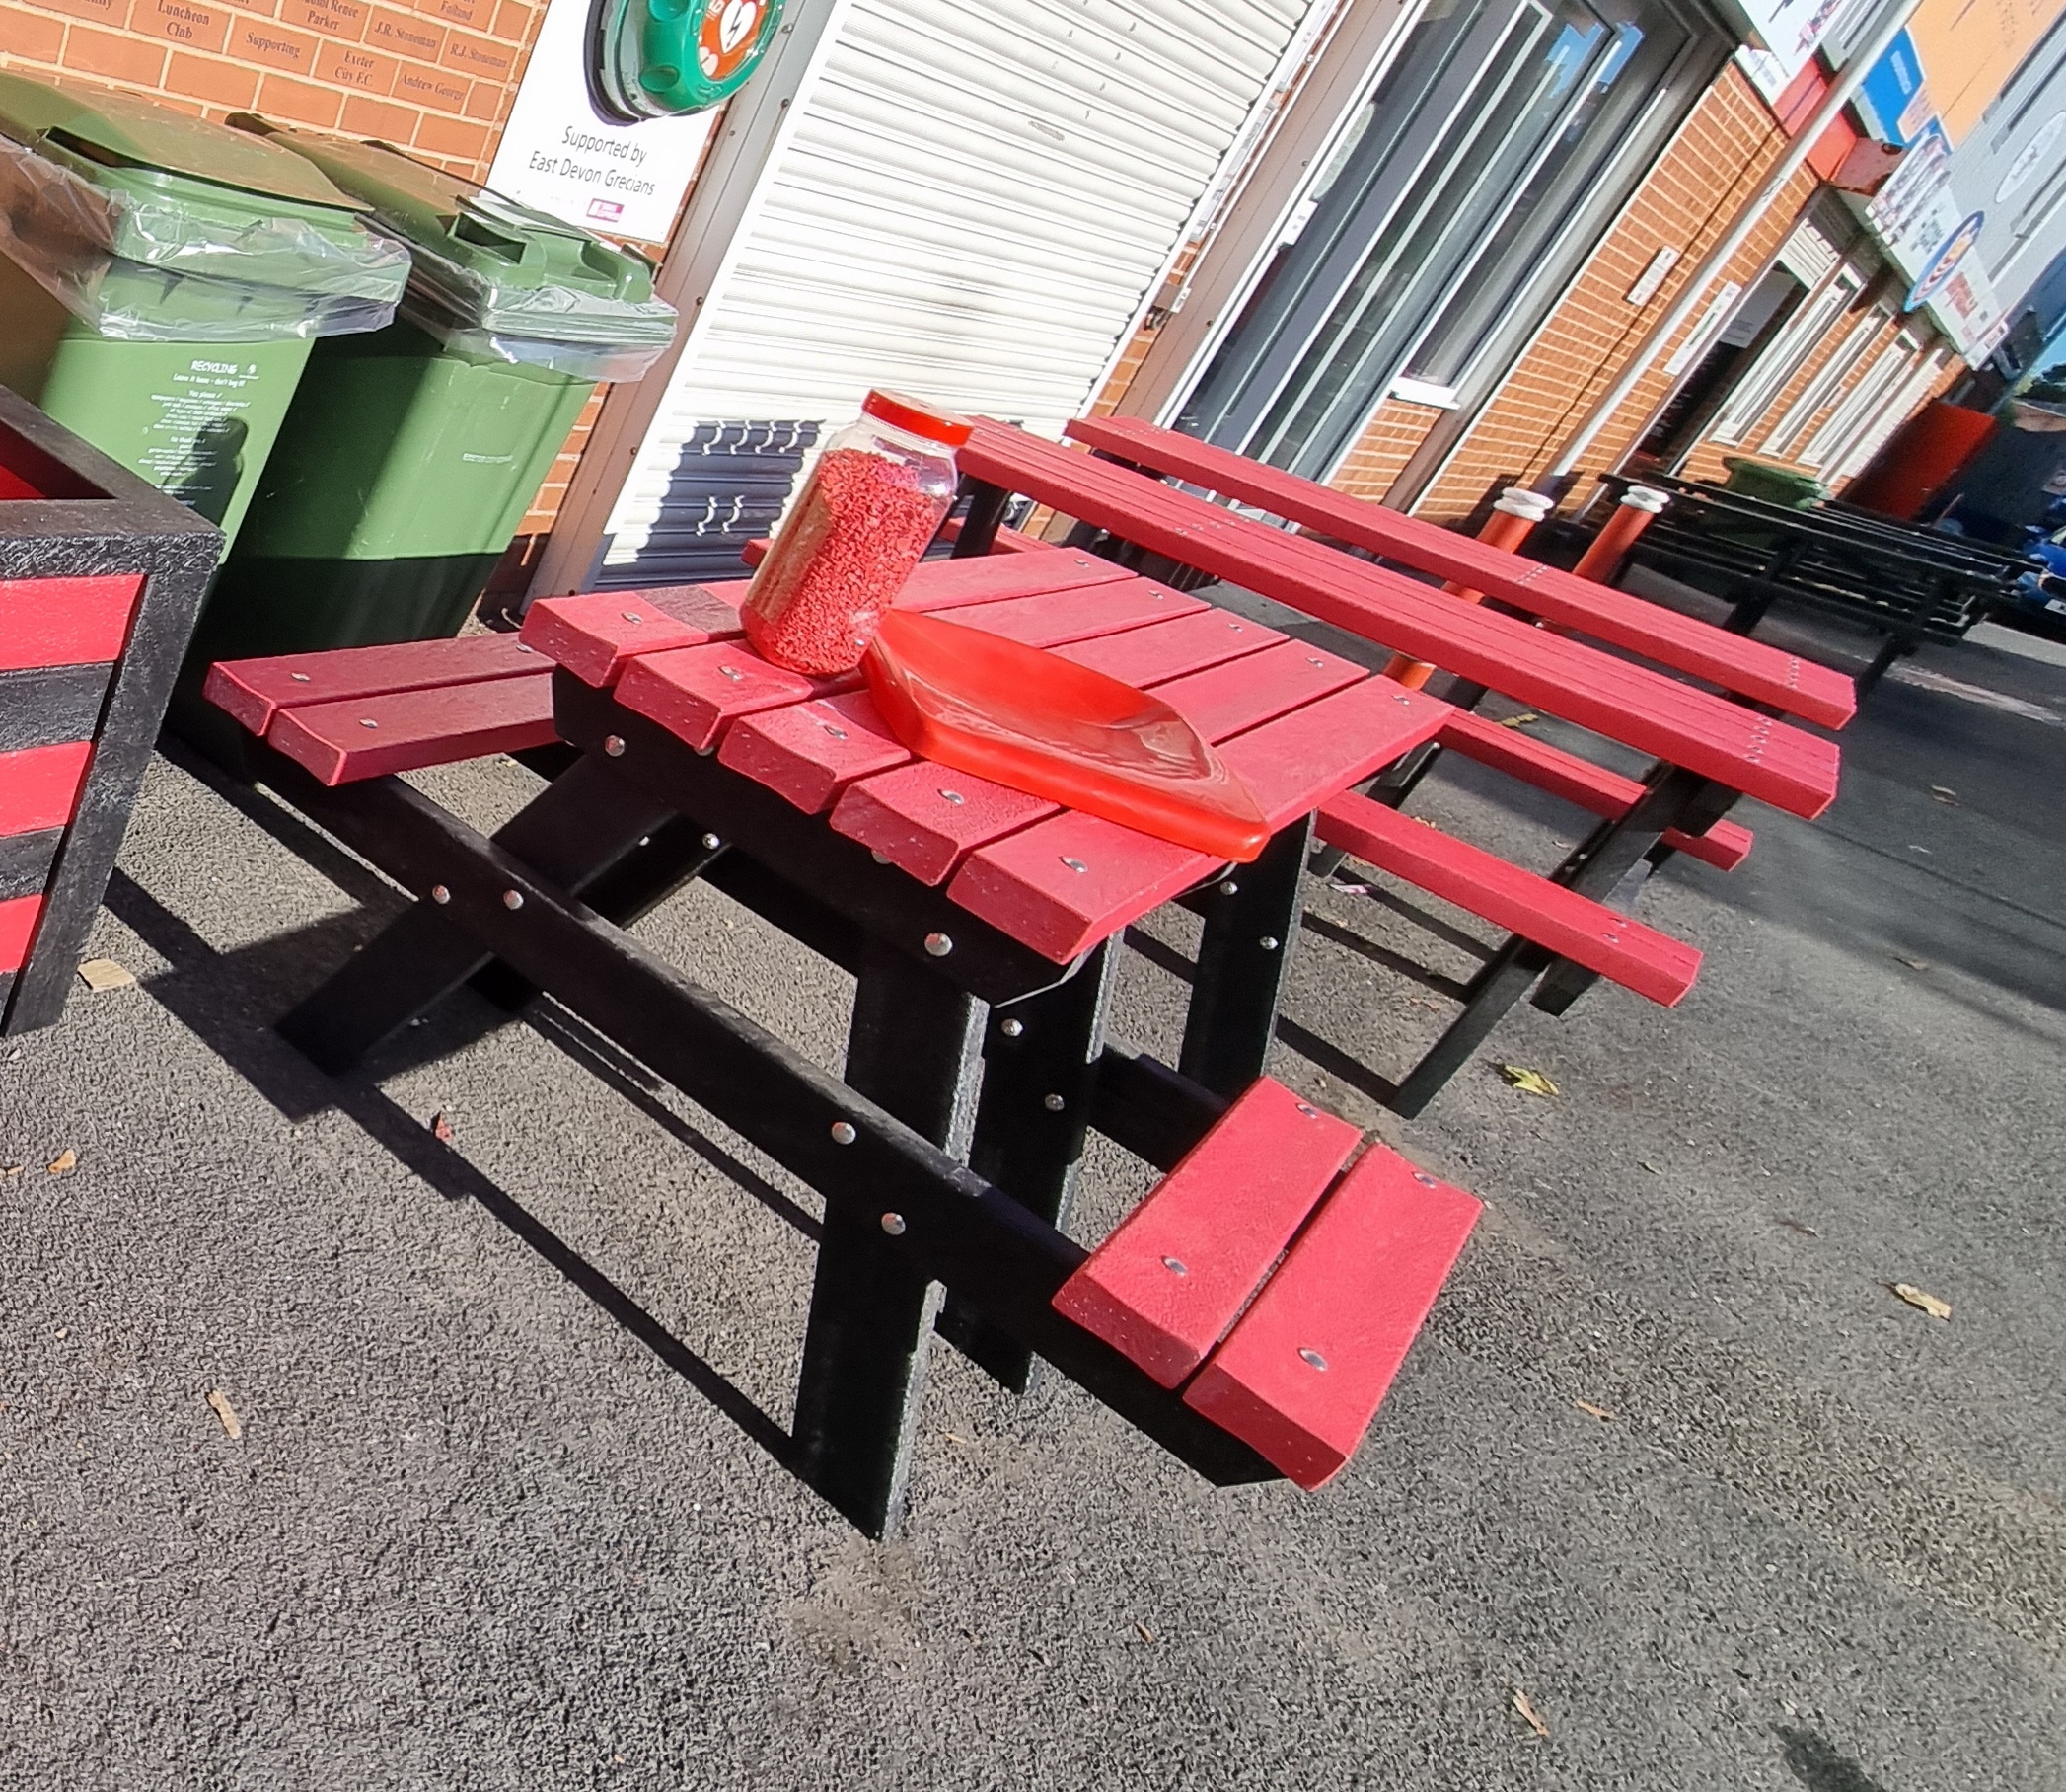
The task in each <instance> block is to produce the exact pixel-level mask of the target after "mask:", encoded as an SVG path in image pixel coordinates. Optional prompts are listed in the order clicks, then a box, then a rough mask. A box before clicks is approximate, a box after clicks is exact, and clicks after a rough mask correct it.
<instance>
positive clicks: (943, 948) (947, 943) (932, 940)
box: [925, 933, 954, 958]
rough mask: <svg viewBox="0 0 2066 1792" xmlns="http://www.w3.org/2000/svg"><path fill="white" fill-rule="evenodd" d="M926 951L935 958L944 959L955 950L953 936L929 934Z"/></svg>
mask: <svg viewBox="0 0 2066 1792" xmlns="http://www.w3.org/2000/svg"><path fill="white" fill-rule="evenodd" d="M925 949H926V951H928V952H930V953H931V954H932V956H933V957H935V958H944V957H946V955H947V954H948V953H949V952H951V951H952V950H953V949H954V939H953V935H951V934H949V933H927V934H926V935H925Z"/></svg>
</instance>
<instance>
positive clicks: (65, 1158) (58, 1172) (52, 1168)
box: [43, 1151, 79, 1176]
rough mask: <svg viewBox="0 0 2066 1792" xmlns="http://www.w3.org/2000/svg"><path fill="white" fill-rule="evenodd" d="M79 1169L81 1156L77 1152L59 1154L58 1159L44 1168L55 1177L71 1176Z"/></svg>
mask: <svg viewBox="0 0 2066 1792" xmlns="http://www.w3.org/2000/svg"><path fill="white" fill-rule="evenodd" d="M78 1167H79V1154H78V1153H77V1152H75V1151H62V1152H59V1153H58V1154H57V1156H56V1157H52V1158H51V1159H50V1161H49V1162H47V1163H46V1164H44V1165H43V1168H44V1169H45V1170H47V1171H48V1172H49V1173H50V1174H51V1175H53V1176H69V1175H70V1174H71V1173H72V1171H74V1170H75V1169H77V1168H78Z"/></svg>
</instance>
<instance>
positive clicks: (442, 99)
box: [369, 22, 467, 112]
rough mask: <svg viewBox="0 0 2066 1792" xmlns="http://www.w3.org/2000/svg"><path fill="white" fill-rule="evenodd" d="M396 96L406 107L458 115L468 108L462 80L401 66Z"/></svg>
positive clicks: (416, 66) (397, 70)
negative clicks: (457, 113) (417, 107)
mask: <svg viewBox="0 0 2066 1792" xmlns="http://www.w3.org/2000/svg"><path fill="white" fill-rule="evenodd" d="M376 29H377V22H376ZM369 41H371V39H369ZM394 94H395V98H396V99H397V100H400V101H401V102H402V103H403V104H404V105H405V106H420V107H424V108H426V109H430V110H435V111H437V112H462V111H464V110H465V108H466V104H467V83H466V81H465V80H464V79H463V78H462V77H460V76H458V75H453V74H448V73H447V72H446V71H445V70H443V69H438V68H424V67H423V66H421V64H419V63H415V62H401V63H398V64H396V68H395V87H394Z"/></svg>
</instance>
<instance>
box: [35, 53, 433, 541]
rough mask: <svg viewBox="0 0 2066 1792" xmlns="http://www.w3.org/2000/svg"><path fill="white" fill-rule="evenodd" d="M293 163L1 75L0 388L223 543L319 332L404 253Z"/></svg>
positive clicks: (222, 134)
mask: <svg viewBox="0 0 2066 1792" xmlns="http://www.w3.org/2000/svg"><path fill="white" fill-rule="evenodd" d="M364 210H365V207H364V206H363V205H362V204H361V203H360V202H359V201H358V200H356V199H353V198H350V197H348V196H346V195H345V194H344V193H342V192H339V191H338V190H337V188H336V187H332V185H331V184H330V183H329V182H328V181H327V180H325V179H324V178H323V175H322V173H321V172H320V171H319V170H317V169H316V168H314V167H312V166H311V165H310V164H309V163H308V162H306V161H304V160H303V159H302V158H301V157H299V156H293V155H289V154H287V152H286V151H284V150H281V149H276V148H274V147H273V146H272V145H271V144H268V143H265V142H262V141H260V140H259V139H258V138H256V137H253V136H250V135H249V134H247V133H246V132H243V131H235V130H229V129H226V128H224V127H223V126H222V125H219V124H209V123H206V122H204V121H203V120H201V119H199V118H194V117H189V116H188V115H187V114H185V113H184V112H173V111H171V110H170V109H169V108H166V107H162V106H156V105H153V104H152V103H151V102H149V101H147V100H140V99H137V98H135V97H133V96H131V95H127V94H117V93H112V92H108V91H105V90H101V89H97V88H92V87H87V86H82V85H75V84H73V83H71V82H69V81H62V82H60V81H49V80H43V79H31V78H30V77H28V76H24V75H20V74H14V73H8V72H0V384H5V385H7V386H11V387H12V388H13V389H14V390H15V391H16V392H18V393H20V394H21V395H22V396H23V397H24V398H26V399H28V400H29V401H30V402H31V403H33V404H35V405H37V406H38V407H40V408H41V410H42V411H44V412H46V413H47V414H48V415H49V416H51V417H53V418H55V419H56V420H57V421H58V422H60V423H62V424H64V425H65V426H66V427H67V428H69V429H71V430H73V431H74V432H76V433H77V434H79V435H81V436H84V437H85V438H86V440H87V441H89V442H91V443H92V444H93V445H94V446H95V447H96V448H98V449H100V450H101V451H102V452H103V453H104V454H107V455H109V456H110V457H111V458H112V459H114V460H116V461H119V462H121V464H122V465H123V466H125V467H128V468H129V469H131V470H132V471H133V472H135V473H138V474H140V475H142V476H143V477H144V478H145V479H147V480H149V481H150V482H151V483H152V484H153V485H157V486H159V487H160V488H161V489H163V490H165V491H167V492H169V493H171V494H172V495H173V496H175V497H177V498H179V499H180V500H181V501H182V502H184V503H185V504H187V505H188V506H189V507H190V508H192V509H194V510H197V511H199V512H200V513H201V514H202V515H203V516H205V517H206V518H207V519H208V520H209V521H210V522H212V523H214V524H216V525H217V526H218V527H219V528H220V529H221V530H222V532H223V534H224V535H225V536H227V537H231V538H234V537H235V535H236V533H237V528H238V525H239V523H240V522H241V521H242V520H243V517H244V514H245V511H246V508H247V506H248V505H249V503H250V501H251V494H252V490H253V487H254V485H255V484H256V482H257V477H258V470H259V469H260V468H261V467H262V466H263V465H264V464H265V457H266V455H267V453H268V452H269V451H270V450H271V448H272V443H273V438H274V436H275V435H276V434H277V433H278V431H279V426H280V422H281V420H282V419H283V418H284V417H285V415H286V413H287V407H288V403H289V401H290V400H291V399H292V398H293V396H294V388H295V384H296V382H297V381H298V380H299V379H300V377H301V372H302V368H303V365H304V363H305V362H306V361H307V360H308V357H309V349H310V345H311V343H312V342H313V340H314V339H315V338H316V337H318V336H327V335H330V334H332V333H333V332H340V331H355V330H357V331H363V330H378V329H380V328H381V327H382V326H383V325H385V324H387V323H388V322H389V321H390V320H391V319H392V318H393V316H394V312H395V304H396V301H397V300H398V299H399V298H400V297H401V296H402V287H403V281H404V279H405V277H406V274H407V271H408V256H407V252H406V250H405V249H403V248H402V247H401V246H400V245H399V244H397V243H396V242H394V241H393V240H392V239H391V238H388V237H384V236H378V235H375V234H373V233H372V232H369V231H368V230H367V229H366V228H365V226H364V225H363V224H362V223H361V222H360V216H361V213H362V212H363V211H364Z"/></svg>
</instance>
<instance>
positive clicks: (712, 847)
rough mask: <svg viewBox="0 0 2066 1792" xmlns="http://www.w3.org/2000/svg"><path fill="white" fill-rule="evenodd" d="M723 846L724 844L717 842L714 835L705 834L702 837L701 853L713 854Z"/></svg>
mask: <svg viewBox="0 0 2066 1792" xmlns="http://www.w3.org/2000/svg"><path fill="white" fill-rule="evenodd" d="M723 845H724V842H723V841H721V840H719V839H718V838H717V836H716V835H715V834H705V835H704V836H703V851H704V852H705V853H714V852H716V851H717V849H718V848H719V847H721V846H723Z"/></svg>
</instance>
